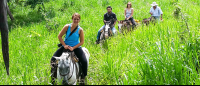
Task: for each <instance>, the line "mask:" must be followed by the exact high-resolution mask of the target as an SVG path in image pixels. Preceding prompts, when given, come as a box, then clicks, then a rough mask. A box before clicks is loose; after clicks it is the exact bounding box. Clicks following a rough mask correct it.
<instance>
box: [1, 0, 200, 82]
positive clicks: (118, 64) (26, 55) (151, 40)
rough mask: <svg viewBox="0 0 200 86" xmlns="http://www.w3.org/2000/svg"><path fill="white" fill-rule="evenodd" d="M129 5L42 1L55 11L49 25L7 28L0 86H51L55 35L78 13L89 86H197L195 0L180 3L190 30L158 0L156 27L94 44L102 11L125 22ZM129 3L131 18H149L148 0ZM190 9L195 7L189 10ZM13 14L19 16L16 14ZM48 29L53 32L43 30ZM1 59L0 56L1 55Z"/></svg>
mask: <svg viewBox="0 0 200 86" xmlns="http://www.w3.org/2000/svg"><path fill="white" fill-rule="evenodd" d="M127 2H128V1H127V0H121V1H120V0H118V1H116V0H90V1H85V0H75V1H74V0H68V1H64V0H53V1H50V2H48V3H45V7H46V9H47V11H49V10H50V9H52V10H53V13H55V16H54V17H52V18H48V19H49V21H48V22H47V21H45V20H41V21H40V22H32V23H29V22H26V23H28V24H24V25H20V24H19V25H15V27H12V28H11V30H10V32H9V54H10V76H7V75H6V71H5V69H4V63H3V58H2V59H0V63H1V64H0V74H1V75H0V78H1V79H0V84H2V85H7V84H8V85H49V84H50V59H51V57H52V55H53V53H54V52H55V51H56V50H57V49H58V47H57V44H58V43H59V40H58V38H57V36H58V34H59V32H60V31H61V29H62V28H63V26H64V25H65V24H67V23H71V22H72V20H71V15H72V14H73V13H74V12H78V13H79V14H81V22H80V26H81V27H82V28H83V29H84V34H85V35H84V36H85V43H84V45H82V46H83V47H86V48H87V49H88V50H89V52H90V55H91V56H90V60H89V61H90V62H89V68H88V76H87V78H88V84H89V85H103V84H106V85H193V84H194V85H199V84H200V78H199V74H198V73H197V71H196V64H197V65H199V50H198V49H200V48H199V44H200V42H199V41H200V39H199V33H200V31H199V30H198V28H199V26H200V23H199V20H200V19H199V15H198V14H199V12H200V11H199V8H200V6H199V4H200V3H199V1H198V0H192V1H190V2H188V3H187V2H186V1H184V0H179V3H180V4H181V5H180V7H181V8H182V12H183V13H184V16H185V17H186V19H187V23H188V24H189V30H190V32H188V31H187V27H186V26H185V22H183V21H182V20H181V19H179V20H176V19H174V18H173V14H172V13H173V10H174V7H173V5H172V4H171V1H168V0H166V1H156V2H157V3H159V6H160V7H161V8H162V10H163V12H164V16H163V18H164V21H163V22H161V23H160V24H156V25H155V26H154V25H149V26H148V27H147V26H139V27H138V28H137V29H136V30H134V31H133V32H131V33H128V34H125V35H122V34H118V35H117V36H115V37H112V38H111V39H109V40H107V42H108V49H107V50H106V49H101V46H100V45H96V44H95V40H96V35H97V31H98V29H99V28H100V27H101V26H102V25H103V14H104V13H106V7H107V6H108V5H111V6H112V7H113V12H114V13H115V14H116V15H117V18H118V20H123V19H124V8H125V7H126V3H127ZM131 2H132V4H133V8H134V18H135V19H139V20H142V19H143V18H147V17H149V16H150V15H149V14H148V12H149V9H150V7H151V6H150V4H151V3H152V2H153V1H152V0H150V1H145V0H135V1H131ZM193 2H194V3H196V4H194V3H193ZM55 3H56V5H55ZM64 3H65V4H64ZM190 7H193V9H189V8H190ZM21 9H26V10H27V11H24V10H23V11H21ZM59 9H64V11H60V10H59ZM14 10H15V11H19V12H21V13H20V14H21V15H22V14H23V13H25V14H28V13H27V12H31V11H32V9H29V8H25V7H17V8H16V9H14ZM194 12H195V13H194ZM15 15H17V14H15V13H14V16H15ZM38 15H39V14H38ZM32 16H33V15H32ZM30 17H31V16H30ZM36 20H37V19H36ZM27 21H28V20H27ZM30 22H31V21H30ZM47 25H49V26H51V27H52V28H50V29H47V27H46V26H47ZM55 25H57V26H56V27H55ZM115 27H116V29H118V28H117V26H115ZM185 30H186V32H184V31H185ZM183 32H184V33H183ZM189 33H190V35H189ZM0 43H1V42H0ZM0 48H1V46H0ZM0 52H1V51H0ZM0 56H1V57H2V54H1V53H0Z"/></svg>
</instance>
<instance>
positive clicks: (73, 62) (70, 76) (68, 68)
mask: <svg viewBox="0 0 200 86" xmlns="http://www.w3.org/2000/svg"><path fill="white" fill-rule="evenodd" d="M82 50H83V52H84V53H85V56H86V59H87V63H88V66H89V57H90V53H89V51H88V49H87V48H85V47H82ZM71 53H72V52H63V53H62V55H61V56H60V57H54V58H55V59H56V61H57V62H58V68H57V80H58V83H62V84H64V85H76V83H77V80H78V79H80V71H79V69H80V67H79V63H78V61H77V59H76V58H75V57H74V56H73V55H72V54H71Z"/></svg>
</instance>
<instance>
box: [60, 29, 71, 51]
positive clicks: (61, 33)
mask: <svg viewBox="0 0 200 86" xmlns="http://www.w3.org/2000/svg"><path fill="white" fill-rule="evenodd" d="M68 27H69V25H65V26H64V27H63V29H62V30H61V32H60V33H59V34H58V39H59V41H60V43H61V44H62V45H63V46H64V47H65V46H66V44H65V42H64V41H63V39H62V36H63V35H64V34H65V33H66V32H67V29H68Z"/></svg>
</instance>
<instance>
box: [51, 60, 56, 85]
mask: <svg viewBox="0 0 200 86" xmlns="http://www.w3.org/2000/svg"><path fill="white" fill-rule="evenodd" d="M56 78H57V64H56V62H55V61H51V83H52V84H53V85H55V84H56Z"/></svg>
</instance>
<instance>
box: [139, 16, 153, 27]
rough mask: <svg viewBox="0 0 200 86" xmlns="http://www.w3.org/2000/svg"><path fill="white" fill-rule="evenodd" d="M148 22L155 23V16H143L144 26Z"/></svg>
mask: <svg viewBox="0 0 200 86" xmlns="http://www.w3.org/2000/svg"><path fill="white" fill-rule="evenodd" d="M150 23H153V24H154V25H155V23H156V19H155V17H153V16H151V17H149V18H144V19H143V20H142V24H145V25H146V26H148V25H149V24H150Z"/></svg>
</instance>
